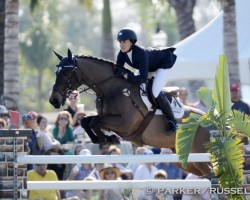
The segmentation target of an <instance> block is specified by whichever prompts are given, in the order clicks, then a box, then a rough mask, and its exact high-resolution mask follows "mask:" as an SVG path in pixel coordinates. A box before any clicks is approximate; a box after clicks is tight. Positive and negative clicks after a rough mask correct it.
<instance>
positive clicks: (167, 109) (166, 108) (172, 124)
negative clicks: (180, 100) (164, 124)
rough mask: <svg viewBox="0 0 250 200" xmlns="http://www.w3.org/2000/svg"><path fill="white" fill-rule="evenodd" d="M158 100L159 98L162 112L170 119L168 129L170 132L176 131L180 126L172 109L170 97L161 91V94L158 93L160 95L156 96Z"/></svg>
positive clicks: (158, 101)
mask: <svg viewBox="0 0 250 200" xmlns="http://www.w3.org/2000/svg"><path fill="white" fill-rule="evenodd" d="M156 100H157V103H158V105H159V107H160V109H161V111H162V113H163V114H164V115H165V116H166V118H167V119H168V127H169V128H168V130H167V131H170V132H174V131H176V130H177V128H178V125H177V121H176V119H175V117H174V114H173V111H172V109H171V106H170V102H169V100H168V98H167V97H166V95H165V94H164V93H163V92H162V91H161V92H160V94H159V95H158V97H157V98H156Z"/></svg>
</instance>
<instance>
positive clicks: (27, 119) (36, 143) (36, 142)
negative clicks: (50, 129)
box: [22, 114, 45, 170]
mask: <svg viewBox="0 0 250 200" xmlns="http://www.w3.org/2000/svg"><path fill="white" fill-rule="evenodd" d="M22 122H23V126H24V128H25V129H31V131H32V132H31V135H30V136H28V138H27V143H28V146H29V155H43V154H44V153H45V151H44V148H43V145H42V140H41V138H39V137H38V138H37V131H36V130H35V129H34V128H36V127H35V126H34V123H33V118H32V116H31V115H30V114H24V115H23V116H22ZM31 169H33V165H32V164H28V165H27V170H31Z"/></svg>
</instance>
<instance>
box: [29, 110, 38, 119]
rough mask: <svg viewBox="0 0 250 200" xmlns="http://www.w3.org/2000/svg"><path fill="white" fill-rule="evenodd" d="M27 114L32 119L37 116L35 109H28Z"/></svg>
mask: <svg viewBox="0 0 250 200" xmlns="http://www.w3.org/2000/svg"><path fill="white" fill-rule="evenodd" d="M28 114H29V115H30V116H31V117H32V119H36V118H37V117H38V114H37V112H35V111H29V112H28Z"/></svg>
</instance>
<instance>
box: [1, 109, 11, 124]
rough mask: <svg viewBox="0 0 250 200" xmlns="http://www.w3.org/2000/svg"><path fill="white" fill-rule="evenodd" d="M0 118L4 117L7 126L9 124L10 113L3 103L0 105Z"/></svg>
mask: <svg viewBox="0 0 250 200" xmlns="http://www.w3.org/2000/svg"><path fill="white" fill-rule="evenodd" d="M0 118H1V119H3V120H4V121H5V122H6V126H8V123H9V122H8V121H9V118H10V114H9V111H8V110H7V108H6V107H5V106H3V105H0Z"/></svg>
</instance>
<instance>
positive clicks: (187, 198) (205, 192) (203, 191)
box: [182, 173, 210, 200]
mask: <svg viewBox="0 0 250 200" xmlns="http://www.w3.org/2000/svg"><path fill="white" fill-rule="evenodd" d="M197 179H198V180H204V179H203V178H200V177H199V176H197V175H194V174H191V173H189V174H188V175H187V177H186V179H185V180H190V181H192V180H197ZM192 199H210V192H209V188H200V194H194V195H189V194H183V195H182V200H192Z"/></svg>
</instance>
